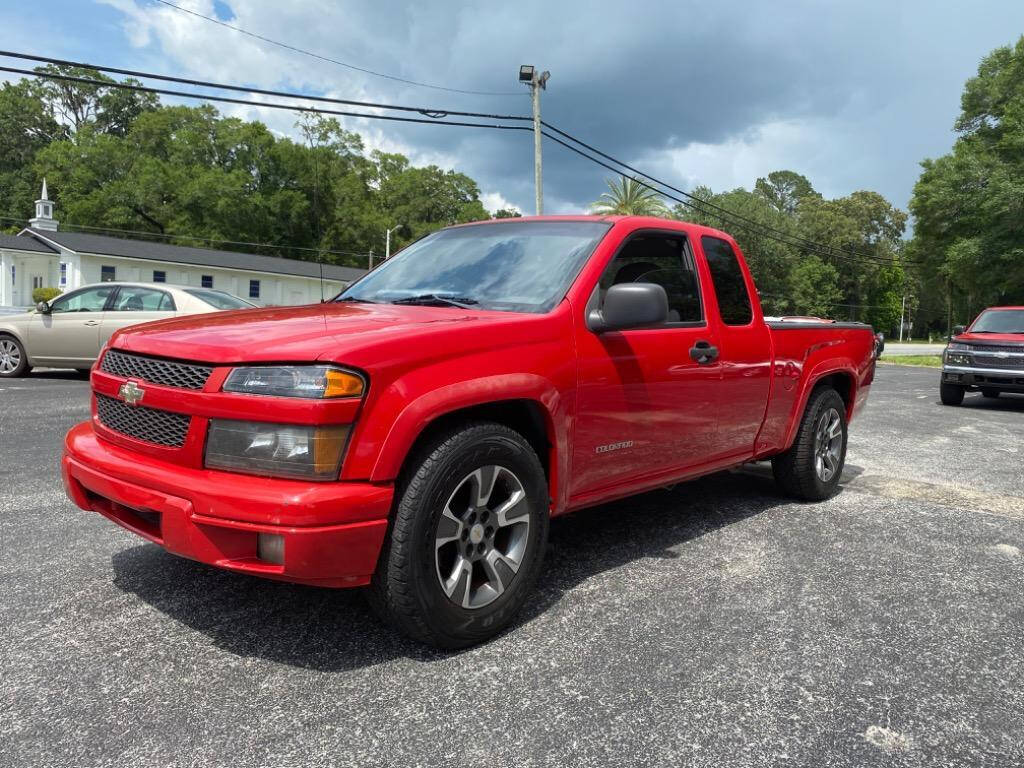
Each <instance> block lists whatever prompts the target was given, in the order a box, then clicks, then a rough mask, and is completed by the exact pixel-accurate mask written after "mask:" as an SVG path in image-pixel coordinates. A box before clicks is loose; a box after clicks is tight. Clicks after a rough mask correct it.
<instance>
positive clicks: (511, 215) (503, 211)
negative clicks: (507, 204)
mask: <svg viewBox="0 0 1024 768" xmlns="http://www.w3.org/2000/svg"><path fill="white" fill-rule="evenodd" d="M522 217H523V214H522V213H520V212H519V211H517V210H516V209H515V208H499V209H498V210H496V211H495V212H494V216H493V217H492V218H495V219H521V218H522Z"/></svg>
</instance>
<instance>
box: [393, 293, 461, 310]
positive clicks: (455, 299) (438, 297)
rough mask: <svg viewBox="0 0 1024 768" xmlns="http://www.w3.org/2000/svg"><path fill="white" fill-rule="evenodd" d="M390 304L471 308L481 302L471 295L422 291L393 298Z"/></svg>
mask: <svg viewBox="0 0 1024 768" xmlns="http://www.w3.org/2000/svg"><path fill="white" fill-rule="evenodd" d="M388 303H389V304H419V305H422V306H442V307H461V308H462V309H469V308H470V307H471V306H472V305H474V304H479V303H480V302H479V301H477V300H476V299H474V298H471V297H469V296H446V295H444V294H440V293H422V294H420V295H418V296H403V297H402V298H400V299H392V300H391V301H390V302H388Z"/></svg>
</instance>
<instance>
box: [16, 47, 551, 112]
mask: <svg viewBox="0 0 1024 768" xmlns="http://www.w3.org/2000/svg"><path fill="white" fill-rule="evenodd" d="M0 57H3V58H9V59H23V60H26V61H37V62H40V63H44V64H54V65H57V66H61V67H77V68H79V69H94V70H97V71H98V72H113V73H115V74H118V75H125V76H127V77H141V78H143V79H145V80H162V81H164V82H169V83H180V84H182V85H195V86H199V87H202V88H215V89H217V90H221V91H234V92H237V93H258V94H260V95H261V96H276V97H279V98H287V99H303V100H305V101H316V102H321V103H327V104H346V105H348V106H355V107H373V108H375V109H390V110H395V111H401V112H417V113H419V114H421V115H426V116H427V117H431V118H434V119H441V118H443V117H448V116H449V115H456V116H459V117H482V118H490V119H493V120H522V121H529V120H532V119H533V118H532V117H530V116H529V115H503V114H493V113H489V112H465V111H462V110H456V109H437V108H433V107H410V106H406V105H402V104H382V103H380V102H375V101H356V100H353V99H338V98H334V97H332V96H314V95H311V94H305V93H294V92H290V91H275V90H268V89H266V88H250V87H248V86H242V85H230V84H227V83H215V82H211V81H209V80H197V79H193V78H188V77H175V76H172V75H160V74H156V73H154V72H141V71H139V70H134V69H122V68H120V67H108V66H103V65H100V64H89V63H87V62H83V61H71V60H68V59H56V58H53V57H52V56H38V55H35V54H31V53H20V52H18V51H2V50H0ZM33 72H35V70H33ZM35 74H39V75H45V74H47V73H35ZM105 85H107V86H109V87H115V83H105ZM123 85H129V84H128V83H123ZM554 130H557V129H554Z"/></svg>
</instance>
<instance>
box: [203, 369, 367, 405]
mask: <svg viewBox="0 0 1024 768" xmlns="http://www.w3.org/2000/svg"><path fill="white" fill-rule="evenodd" d="M364 387H365V383H364V381H363V377H362V376H360V375H359V374H357V373H353V372H351V371H343V370H341V369H340V368H334V367H332V366H329V365H302V366H266V367H255V366H253V367H245V368H235V369H234V370H233V371H231V373H230V374H228V377H227V379H226V380H225V381H224V387H223V389H224V391H225V392H244V393H246V394H250V395H276V396H277V397H308V398H313V399H322V398H333V397H361V396H362V394H363V389H364Z"/></svg>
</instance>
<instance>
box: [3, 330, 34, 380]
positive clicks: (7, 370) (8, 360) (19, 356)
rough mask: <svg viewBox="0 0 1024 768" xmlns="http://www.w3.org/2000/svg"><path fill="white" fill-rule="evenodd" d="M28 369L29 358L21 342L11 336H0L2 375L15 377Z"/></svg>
mask: <svg viewBox="0 0 1024 768" xmlns="http://www.w3.org/2000/svg"><path fill="white" fill-rule="evenodd" d="M26 370H28V359H27V358H26V356H25V350H24V348H23V347H22V346H21V344H20V343H19V342H18V341H17V340H16V339H12V338H10V337H7V336H5V337H2V338H0V376H2V377H5V378H13V377H15V376H21V375H22V374H23V373H25V371H26Z"/></svg>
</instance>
